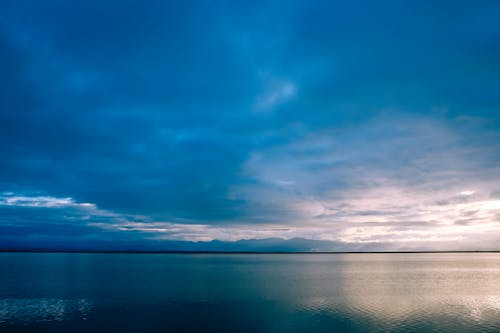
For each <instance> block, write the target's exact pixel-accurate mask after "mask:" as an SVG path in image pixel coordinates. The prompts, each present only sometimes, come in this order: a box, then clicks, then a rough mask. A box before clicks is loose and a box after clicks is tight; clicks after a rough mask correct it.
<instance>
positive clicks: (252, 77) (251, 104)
mask: <svg viewBox="0 0 500 333" xmlns="http://www.w3.org/2000/svg"><path fill="white" fill-rule="evenodd" d="M0 155H1V157H0V248H9V247H13V248H15V247H28V248H30V247H31V248H40V247H51V246H56V244H59V245H58V246H64V245H61V244H66V243H72V244H81V246H82V247H85V246H86V245H89V244H94V243H95V242H101V243H99V244H101V245H99V246H101V247H104V248H106V246H108V245H109V246H112V244H122V243H123V242H132V243H133V244H135V245H134V246H136V245H138V244H142V245H147V244H150V243H151V244H152V243H154V244H170V243H169V242H171V241H212V240H219V241H225V242H227V246H228V249H231V242H236V241H239V240H244V239H247V240H248V239H251V240H253V239H266V238H282V239H295V238H305V239H310V240H318V241H319V240H321V241H331V242H332V243H331V244H336V245H335V246H341V247H342V248H344V249H350V248H352V249H358V248H360V246H364V245H366V246H368V247H366V248H370V246H372V247H377V248H378V249H387V250H393V249H419V248H426V249H435V250H440V249H449V248H453V249H464V250H471V249H497V250H500V245H499V244H500V2H499V1H434V0H433V1H421V0H419V1H311V0H307V1H293V0H287V1H272V2H271V1H269V2H266V1H208V0H206V1H172V2H169V1H164V0H147V1H144V0H141V1H133V0H129V1H124V0H121V1H101V0H99V1H97V0H85V1H80V0H75V1H66V0H45V1H36V0H32V1H28V0H3V1H0ZM162 242H165V243H162ZM318 243H320V242H318ZM102 244H108V245H102ZM332 246H333V245H332ZM160 247H161V245H160ZM332 249H334V248H333V247H332Z"/></svg>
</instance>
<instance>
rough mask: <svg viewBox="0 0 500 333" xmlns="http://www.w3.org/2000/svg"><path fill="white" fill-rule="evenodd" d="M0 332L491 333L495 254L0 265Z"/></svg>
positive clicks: (498, 300)
mask: <svg viewBox="0 0 500 333" xmlns="http://www.w3.org/2000/svg"><path fill="white" fill-rule="evenodd" d="M0 331H1V332H500V254H494V253H490V254H487V253H483V254H472V253H470V254H282V255H277V254H276V255H275V254H260V255H259V254H251V255H241V254H237V255H223V254H213V255H208V254H196V255H194V254H184V255H183V254H63V253H31V254H30V253H1V254H0Z"/></svg>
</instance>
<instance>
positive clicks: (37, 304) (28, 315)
mask: <svg viewBox="0 0 500 333" xmlns="http://www.w3.org/2000/svg"><path fill="white" fill-rule="evenodd" d="M91 309H92V305H91V303H90V302H89V301H88V300H85V299H77V300H65V299H58V298H34V299H33V298H22V299H15V298H7V299H0V325H1V324H4V325H7V324H19V323H21V324H27V323H33V322H42V321H63V320H64V319H65V316H68V315H77V316H79V317H80V318H81V319H83V320H86V319H87V317H88V315H89V313H90V311H91Z"/></svg>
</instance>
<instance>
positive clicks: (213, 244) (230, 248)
mask: <svg viewBox="0 0 500 333" xmlns="http://www.w3.org/2000/svg"><path fill="white" fill-rule="evenodd" d="M0 250H4V251H6V250H7V251H8V250H23V251H37V250H40V251H131V252H133V251H172V252H329V251H332V252H335V251H371V250H373V248H372V249H368V248H367V247H361V246H353V244H346V243H340V242H330V241H319V240H311V239H304V238H293V239H288V240H286V239H281V238H266V239H248V240H239V241H236V242H225V241H219V240H213V241H210V242H187V241H170V240H167V241H149V242H138V241H112V242H111V241H104V240H92V241H86V242H78V243H77V242H65V241H58V242H54V241H51V242H50V244H44V245H38V246H36V247H33V246H32V245H31V244H28V243H25V242H11V243H7V244H6V243H4V244H0Z"/></svg>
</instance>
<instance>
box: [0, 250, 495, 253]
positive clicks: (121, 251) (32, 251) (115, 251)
mask: <svg viewBox="0 0 500 333" xmlns="http://www.w3.org/2000/svg"><path fill="white" fill-rule="evenodd" d="M0 253H90V254H92V253H94V254H405V253H407V254H418V253H436V254H439V253H500V251H495V250H492V251H331V252H328V251H318V252H312V251H136V250H19V249H13V250H0Z"/></svg>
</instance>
